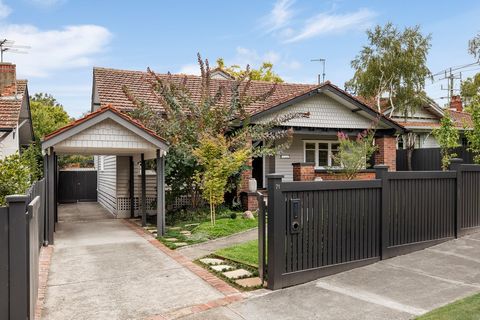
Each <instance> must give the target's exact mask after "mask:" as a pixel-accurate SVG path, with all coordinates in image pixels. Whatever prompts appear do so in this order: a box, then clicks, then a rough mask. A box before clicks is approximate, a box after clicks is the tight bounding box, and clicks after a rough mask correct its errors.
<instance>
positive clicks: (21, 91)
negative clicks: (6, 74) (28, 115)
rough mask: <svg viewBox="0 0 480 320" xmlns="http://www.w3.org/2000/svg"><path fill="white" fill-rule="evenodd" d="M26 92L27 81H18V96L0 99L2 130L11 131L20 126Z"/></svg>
mask: <svg viewBox="0 0 480 320" xmlns="http://www.w3.org/2000/svg"><path fill="white" fill-rule="evenodd" d="M26 91H27V80H17V94H16V95H10V96H1V97H0V128H2V129H11V128H15V127H16V126H17V125H18V119H19V116H20V110H21V108H22V102H23V99H24V95H25V93H26Z"/></svg>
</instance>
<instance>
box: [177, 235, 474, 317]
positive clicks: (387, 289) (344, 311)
mask: <svg viewBox="0 0 480 320" xmlns="http://www.w3.org/2000/svg"><path fill="white" fill-rule="evenodd" d="M476 292H480V233H477V234H474V235H470V236H467V237H464V238H461V239H458V240H453V241H450V242H446V243H443V244H440V245H438V246H435V247H432V248H429V249H426V250H423V251H418V252H415V253H412V254H409V255H405V256H400V257H396V258H393V259H389V260H384V261H381V262H379V263H376V264H372V265H369V266H366V267H363V268H358V269H354V270H350V271H348V272H344V273H340V274H336V275H333V276H330V277H326V278H322V279H320V280H317V281H313V282H310V283H307V284H304V285H301V286H296V287H292V288H287V289H284V290H279V291H274V292H268V291H264V294H263V295H258V296H256V297H252V298H250V299H247V300H244V301H241V302H236V303H233V304H230V305H228V306H224V307H221V308H215V309H211V310H209V311H206V312H203V313H200V314H195V315H190V316H187V317H184V318H182V319H189V320H192V319H209V320H217V319H218V320H220V319H222V320H224V319H227V320H228V319H229V320H240V319H249V320H254V319H258V320H265V319H276V320H286V319H292V320H294V319H295V320H298V319H322V320H323V319H369V320H373V319H411V318H414V317H415V316H417V315H420V314H423V313H425V312H427V311H430V310H432V309H435V308H437V307H439V306H442V305H445V304H447V303H449V302H452V301H454V300H457V299H460V298H463V297H465V296H468V295H471V294H474V293H476Z"/></svg>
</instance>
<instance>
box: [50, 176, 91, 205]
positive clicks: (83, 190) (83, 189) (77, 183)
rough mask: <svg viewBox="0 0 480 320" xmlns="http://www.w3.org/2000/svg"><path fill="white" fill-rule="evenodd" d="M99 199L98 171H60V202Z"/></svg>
mask: <svg viewBox="0 0 480 320" xmlns="http://www.w3.org/2000/svg"><path fill="white" fill-rule="evenodd" d="M77 201H97V171H94V170H75V171H73V170H64V171H59V172H58V202H60V203H68V202H77Z"/></svg>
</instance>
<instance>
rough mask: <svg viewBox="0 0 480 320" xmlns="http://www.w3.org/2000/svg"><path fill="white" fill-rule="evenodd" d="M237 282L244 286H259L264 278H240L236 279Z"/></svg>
mask: <svg viewBox="0 0 480 320" xmlns="http://www.w3.org/2000/svg"><path fill="white" fill-rule="evenodd" d="M235 283H236V284H238V285H239V286H242V287H244V288H249V287H258V286H261V285H262V279H260V278H259V277H253V278H245V279H238V280H235Z"/></svg>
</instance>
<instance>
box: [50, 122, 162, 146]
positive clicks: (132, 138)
mask: <svg viewBox="0 0 480 320" xmlns="http://www.w3.org/2000/svg"><path fill="white" fill-rule="evenodd" d="M87 146H88V147H95V148H97V147H100V148H121V149H123V148H137V149H146V148H150V149H155V148H156V147H155V146H154V145H153V144H151V143H150V142H148V141H146V140H145V139H143V138H141V137H139V136H138V135H136V134H135V133H133V132H131V131H130V130H128V129H126V128H124V127H123V126H121V125H119V124H118V123H116V122H115V121H113V120H110V119H107V120H104V121H102V122H100V123H98V124H96V125H94V126H92V127H90V128H88V129H85V130H84V131H82V132H80V133H78V134H76V135H74V136H72V137H70V138H68V139H66V140H64V141H62V142H60V143H59V144H58V145H57V147H87Z"/></svg>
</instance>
